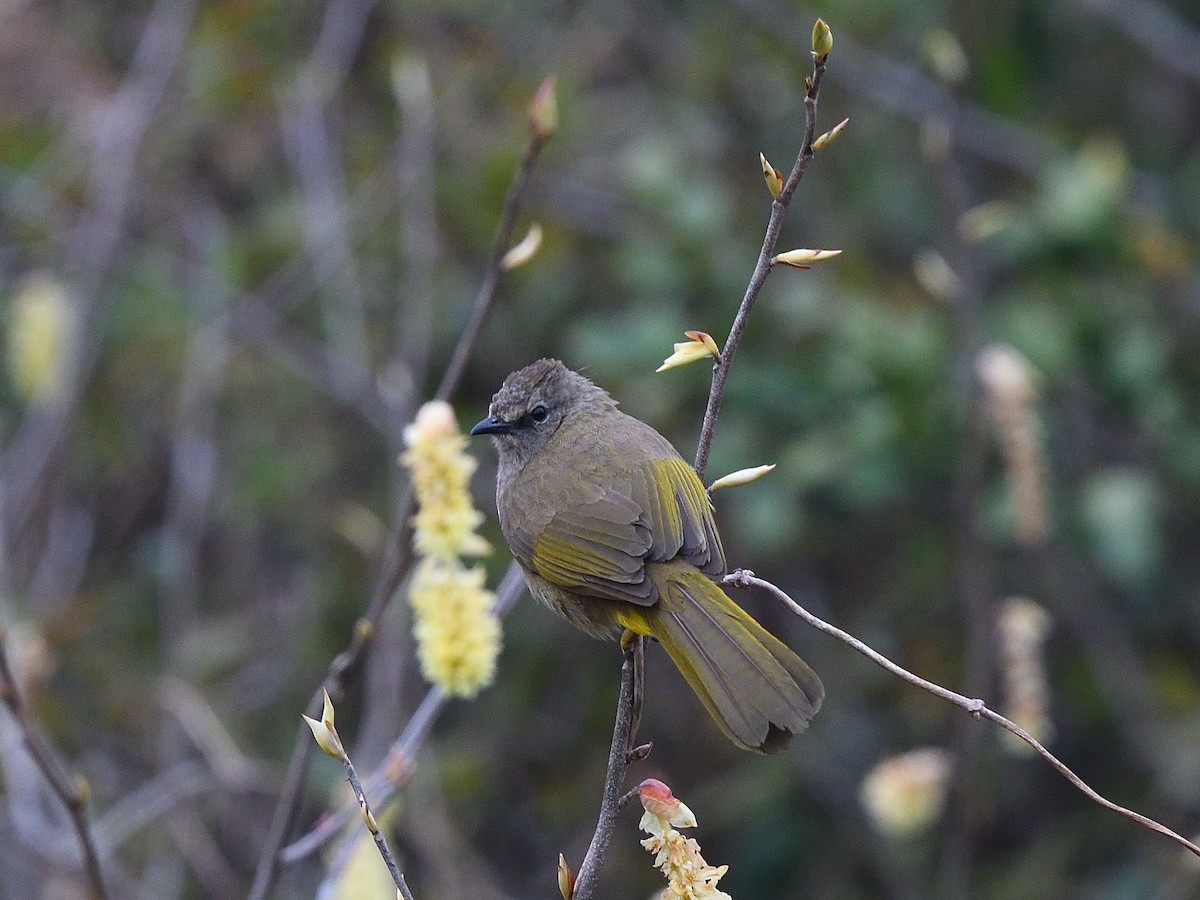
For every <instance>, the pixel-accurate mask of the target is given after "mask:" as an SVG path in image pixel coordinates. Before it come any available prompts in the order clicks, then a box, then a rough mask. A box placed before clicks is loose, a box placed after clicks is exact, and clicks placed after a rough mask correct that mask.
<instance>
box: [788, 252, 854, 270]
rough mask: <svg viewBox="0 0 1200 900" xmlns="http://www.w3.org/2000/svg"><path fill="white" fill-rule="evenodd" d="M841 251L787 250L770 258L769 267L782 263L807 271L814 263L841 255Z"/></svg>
mask: <svg viewBox="0 0 1200 900" xmlns="http://www.w3.org/2000/svg"><path fill="white" fill-rule="evenodd" d="M841 252H842V251H841V250H803V249H800V250H788V251H787V252H786V253H780V254H779V255H778V256H773V257H772V258H771V265H775V264H776V263H783V264H784V265H785V266H792V267H794V268H797V269H808V268H811V267H812V264H813V263H815V262H821V260H824V259H832V258H833V257H835V256H837V255H838V254H839V253H841Z"/></svg>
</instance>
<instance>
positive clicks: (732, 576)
mask: <svg viewBox="0 0 1200 900" xmlns="http://www.w3.org/2000/svg"><path fill="white" fill-rule="evenodd" d="M724 582H725V584H730V585H734V586H736V587H757V588H761V589H763V590H764V591H767V592H768V593H770V594H771V595H773V596H774V597H775V598H776V599H778V600H780V601H782V602H783V603H784V604H785V605H786V606H787V607H788V609H790V610H791V611H792V612H794V613H795V614H796V615H798V616H799V617H800V618H802V619H803V620H804V621H805V622H807V623H808V624H809V625H811V626H812V627H813V628H815V629H817V630H818V631H823V632H825V634H828V635H830V636H831V637H835V638H837V639H838V640H839V641H841V642H842V643H844V644H846V645H847V646H849V647H850V648H851V649H853V650H857V651H858V652H859V653H861V654H862V655H863V656H865V657H867V659H869V660H871V662H873V663H875V664H876V665H879V666H882V667H883V668H885V669H887V670H888V671H889V672H891V673H892V674H893V675H895V676H897V677H899V678H902V679H903V680H904V681H907V682H908V683H909V684H911V685H913V686H915V687H919V688H920V689H921V690H923V691H928V692H929V693H931V694H933V695H934V696H935V697H940V698H941V699H943V700H945V701H947V702H948V703H953V704H954V705H955V706H957V707H959V708H960V709H963V710H965V711H967V712H968V713H970V714H971V715H972V716H974V717H975V718H977V719H978V718H983V719H988V720H989V721H991V722H995V723H996V724H997V725H999V726H1000V727H1001V728H1005V729H1007V730H1008V731H1011V732H1012V733H1013V734H1015V735H1016V736H1017V737H1019V738H1020V739H1021V740H1023V741H1024V742H1025V743H1027V744H1028V745H1029V746H1030V747H1032V748H1033V749H1034V750H1036V751H1037V753H1038V755H1039V756H1041V757H1042V758H1043V759H1044V760H1046V762H1048V763H1050V765H1052V766H1054V768H1055V769H1057V770H1058V772H1059V774H1060V775H1062V776H1063V778H1065V779H1067V781H1069V782H1071V784H1073V785H1074V786H1075V787H1076V788H1078V789H1079V790H1080V791H1082V792H1083V793H1084V794H1085V795H1086V796H1087V797H1088V798H1089V799H1090V800H1092V801H1094V802H1096V803H1099V804H1100V805H1101V806H1103V807H1104V808H1105V809H1111V810H1112V811H1113V812H1115V813H1119V814H1120V815H1122V816H1124V817H1125V818H1127V819H1131V820H1132V821H1134V822H1137V823H1138V824H1139V825H1142V826H1144V827H1146V828H1149V829H1150V830H1151V831H1157V832H1158V833H1159V834H1161V835H1164V836H1165V837H1168V838H1170V839H1171V840H1173V841H1174V842H1175V843H1177V844H1179V845H1180V846H1181V847H1183V848H1185V849H1186V850H1188V851H1189V852H1191V853H1193V854H1195V855H1196V856H1200V847H1198V846H1196V845H1195V844H1193V843H1192V842H1191V841H1189V840H1188V839H1187V838H1185V837H1183V836H1182V835H1180V834H1178V833H1177V832H1175V831H1172V830H1171V829H1170V828H1168V827H1167V826H1166V825H1163V824H1162V823H1161V822H1157V821H1155V820H1154V819H1151V818H1150V817H1149V816H1144V815H1142V814H1141V813H1138V812H1134V811H1133V810H1132V809H1128V808H1126V807H1124V806H1121V805H1120V804H1118V803H1113V802H1112V801H1111V800H1108V799H1107V798H1105V797H1103V796H1101V795H1100V794H1098V793H1097V792H1096V791H1095V790H1094V789H1092V788H1091V787H1090V786H1089V785H1088V784H1087V783H1086V782H1085V781H1084V780H1083V779H1082V778H1080V777H1079V776H1078V775H1076V774H1075V773H1074V772H1072V771H1071V770H1070V769H1069V768H1068V767H1067V765H1066V763H1064V762H1063V761H1062V760H1060V759H1059V758H1058V757H1057V756H1055V755H1054V754H1053V753H1051V752H1050V751H1049V750H1047V749H1046V748H1045V747H1044V746H1043V745H1042V744H1041V742H1040V741H1038V740H1037V738H1035V737H1034V736H1033V735H1031V734H1030V733H1029V732H1028V731H1026V730H1025V729H1024V728H1022V727H1021V726H1020V725H1017V724H1016V723H1015V722H1011V721H1009V720H1008V719H1006V718H1005V717H1004V716H1002V715H1000V714H999V713H998V712H994V711H993V710H991V709H989V708H988V706H987V705H986V704H985V703H984V702H983V701H982V700H979V699H971V698H970V697H965V696H963V695H962V694H958V693H955V692H954V691H952V690H949V689H948V688H944V687H942V686H941V685H940V684H935V683H934V682H932V681H927V680H926V679H924V678H922V677H920V676H919V675H914V674H913V673H912V672H910V671H908V670H907V669H905V668H903V667H902V666H898V665H897V664H896V663H894V662H892V661H891V660H890V659H888V658H887V657H886V656H884V655H883V654H882V653H879V652H878V651H876V650H873V649H872V648H870V647H868V646H867V645H866V644H864V643H863V642H862V641H860V640H859V639H858V638H856V637H854V635H852V634H848V633H847V632H845V631H842V630H841V629H840V628H838V627H836V626H835V625H830V624H829V623H828V622H826V621H825V620H823V619H819V618H817V617H816V616H814V615H813V614H812V613H810V612H809V611H808V610H806V609H805V608H804V607H803V606H801V605H800V604H799V603H797V602H796V601H795V600H793V599H792V598H791V597H789V596H788V595H787V594H786V593H784V592H783V591H782V590H781V589H780V588H778V587H776V586H775V585H773V584H771V582H769V581H766V580H764V579H762V578H758V577H756V576H755V575H754V573H753V572H750V571H748V570H746V569H741V570H738V571H736V572H731V573H729V574H728V575H726V576H725V579H724Z"/></svg>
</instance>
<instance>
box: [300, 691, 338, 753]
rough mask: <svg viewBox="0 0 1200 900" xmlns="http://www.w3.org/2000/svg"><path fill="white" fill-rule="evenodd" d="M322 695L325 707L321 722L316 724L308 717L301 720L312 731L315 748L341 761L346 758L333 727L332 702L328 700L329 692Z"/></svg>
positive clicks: (315, 721) (314, 720)
mask: <svg viewBox="0 0 1200 900" xmlns="http://www.w3.org/2000/svg"><path fill="white" fill-rule="evenodd" d="M323 693H324V694H325V706H324V708H323V710H322V711H321V721H320V722H318V721H317V720H316V719H313V718H310V717H308V716H303V719H304V721H305V722H307V723H308V727H309V728H310V729H312V733H313V737H314V738H315V739H316V742H317V746H318V747H320V748H321V749H322V750H324V751H325V752H326V753H327V754H329V755H330V756H332V757H333V758H334V759H337V760H342V759H345V758H346V750H345V748H344V747H342V739H341V738H340V737H338V733H337V729H336V728H334V727H333V701H332V700H330V699H329V691H323Z"/></svg>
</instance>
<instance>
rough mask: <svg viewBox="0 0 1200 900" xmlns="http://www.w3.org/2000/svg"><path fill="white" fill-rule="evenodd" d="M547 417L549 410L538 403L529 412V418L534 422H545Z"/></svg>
mask: <svg viewBox="0 0 1200 900" xmlns="http://www.w3.org/2000/svg"><path fill="white" fill-rule="evenodd" d="M548 415H550V410H548V409H546V407H544V406H542V405H541V404H540V403H539V404H538V405H537V406H535V407H534V408H533V409H531V410H530V411H529V418H531V419H533V421H535V422H545V421H546V416H548Z"/></svg>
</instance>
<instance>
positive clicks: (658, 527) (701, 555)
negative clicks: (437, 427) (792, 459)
mask: <svg viewBox="0 0 1200 900" xmlns="http://www.w3.org/2000/svg"><path fill="white" fill-rule="evenodd" d="M471 433H472V434H490V435H491V436H492V439H493V442H494V443H495V445H496V449H497V451H498V453H499V460H500V464H499V470H498V473H497V483H496V506H497V509H498V512H499V515H500V527H501V529H502V530H503V532H504V537H505V540H506V541H507V542H508V545H509V547H510V548H511V549H512V552H513V555H514V556H516V558H517V561H518V562H519V563H520V564H521V568H522V569H523V570H524V572H525V576H526V579H527V580H528V582H529V587H530V590H531V591H532V592H533V594H534V596H536V597H537V598H538V599H540V600H541V601H542V602H544V603H545V604H546V605H547V606H549V607H550V608H551V609H553V610H554V611H555V612H557V613H559V614H560V615H562V616H563V617H565V618H566V619H567V620H568V621H569V622H571V623H572V624H573V625H575V626H576V627H578V628H581V629H583V630H584V631H586V632H588V633H589V634H592V635H595V636H598V637H607V636H611V635H615V634H617V633H619V631H620V629H622V628H628V629H630V630H631V631H634V632H636V633H638V634H642V635H646V636H648V637H654V638H656V639H657V640H658V641H659V643H661V644H662V646H663V648H664V649H665V650H666V651H667V654H668V655H669V656H670V658H671V660H672V661H673V662H674V663H675V665H676V667H677V668H678V669H679V671H680V673H681V674H682V675H683V677H684V678H685V679H686V680H687V682H688V684H689V685H691V687H692V689H693V690H694V691H695V692H696V694H697V696H698V697H699V698H700V700H701V701H702V702H703V703H704V705H705V707H706V708H707V709H708V711H709V712H710V713H711V714H712V717H713V719H714V720H716V722H717V724H718V725H719V726H720V727H721V730H722V731H723V732H725V734H726V735H727V736H728V737H729V739H730V740H732V741H733V742H734V743H735V744H737V745H738V746H740V747H744V748H745V749H748V750H754V751H757V752H764V753H772V752H776V751H778V750H780V749H782V748H783V746H785V745H786V743H787V739H788V738H789V737H790V736H791V735H792V734H795V733H798V732H800V731H803V730H804V728H805V727H806V726H807V725H808V721H809V719H811V718H812V716H813V715H814V714H815V713H816V711H817V710H818V709H819V708H820V706H821V700H822V698H823V696H824V688H823V687H822V685H821V680H820V679H819V678H818V677H817V676H816V674H815V673H814V672H813V671H812V669H810V668H809V667H808V666H807V665H806V664H805V663H804V661H803V660H801V659H800V658H799V657H798V656H796V654H795V653H793V652H792V651H791V650H790V649H788V647H787V646H785V645H784V644H783V643H782V642H781V641H779V640H778V639H777V638H775V637H774V636H772V635H771V634H770V633H769V632H767V631H766V629H764V628H763V627H762V626H761V625H759V624H758V623H757V622H756V621H755V620H754V619H753V618H752V617H751V616H750V615H749V614H747V613H746V612H745V611H744V610H742V608H741V607H739V606H738V605H737V604H736V603H734V602H733V600H731V599H730V598H729V597H728V596H727V595H726V594H725V593H724V591H722V590H721V588H720V587H718V586H717V585H716V583H715V582H714V581H713V579H714V578H717V577H719V576H720V575H721V574H723V573H724V571H725V553H724V550H723V549H722V547H721V538H720V535H718V534H717V529H716V524H715V522H714V521H713V515H712V507H711V504H710V503H709V500H708V495H707V493H706V492H705V490H704V485H703V484H701V482H700V479H699V478H697V477H696V473H695V472H694V471H692V468H691V467H690V466H689V465H688V464H687V463H686V462H684V460H683V458H682V457H680V455H679V454H678V453H677V452H676V451H675V449H674V448H673V447H672V446H671V444H670V443H669V442H668V441H667V439H666V438H664V437H663V436H662V435H660V434H659V433H658V432H657V431H655V430H654V429H653V428H651V427H650V426H649V425H647V424H645V423H644V422H641V421H639V420H637V419H635V418H633V417H632V416H627V415H625V414H624V413H622V412H620V411H619V410H618V409H617V405H616V403H615V402H614V401H613V399H612V398H611V397H609V395H608V394H607V393H605V392H604V391H603V390H601V389H600V388H598V387H596V386H595V385H594V384H592V383H591V382H590V381H588V380H587V379H586V378H584V377H583V376H582V375H580V374H578V373H577V372H573V371H571V370H570V369H568V368H567V367H566V366H564V365H563V364H562V363H560V362H558V361H557V360H550V359H542V360H538V361H537V362H535V363H533V364H531V365H529V366H526V367H525V368H524V369H521V370H520V371H517V372H514V373H513V374H512V375H510V376H509V377H508V378H507V379H506V380H505V382H504V385H503V386H502V387H501V388H500V390H499V391H498V392H497V393H496V395H495V397H493V398H492V405H491V408H490V410H489V416H488V418H486V419H484V420H483V421H482V422H480V423H479V424H478V425H476V426H475V427H474V428H473V429H472V430H471Z"/></svg>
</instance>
